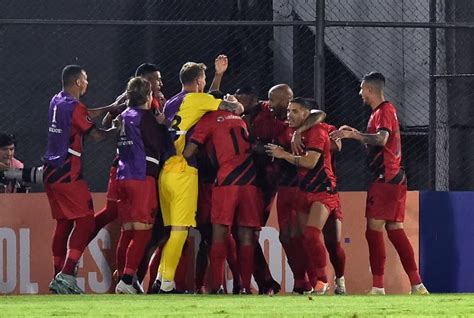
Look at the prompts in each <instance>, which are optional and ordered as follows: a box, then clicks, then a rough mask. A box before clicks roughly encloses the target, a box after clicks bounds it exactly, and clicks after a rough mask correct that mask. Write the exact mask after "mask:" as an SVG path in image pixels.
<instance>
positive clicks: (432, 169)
mask: <svg viewBox="0 0 474 318" xmlns="http://www.w3.org/2000/svg"><path fill="white" fill-rule="evenodd" d="M430 22H436V0H430ZM436 32H437V30H436V29H430V57H429V59H430V74H429V76H430V88H429V89H430V94H429V103H430V108H429V112H430V113H429V116H430V117H429V127H428V134H429V135H428V142H429V147H428V149H429V150H428V163H429V164H428V166H429V168H428V169H429V188H430V190H436V130H437V129H436V78H435V77H434V75H435V74H436V73H437V72H436Z"/></svg>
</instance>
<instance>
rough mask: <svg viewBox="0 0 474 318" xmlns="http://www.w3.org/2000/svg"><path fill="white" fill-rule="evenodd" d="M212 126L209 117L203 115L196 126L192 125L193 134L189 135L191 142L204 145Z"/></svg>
mask: <svg viewBox="0 0 474 318" xmlns="http://www.w3.org/2000/svg"><path fill="white" fill-rule="evenodd" d="M211 132H212V126H211V117H210V116H204V117H203V118H201V119H200V120H199V121H198V123H197V124H196V126H195V127H194V131H193V134H192V136H191V142H193V143H195V144H197V145H200V146H201V145H204V144H205V143H206V141H207V140H208V139H209V137H210V136H211Z"/></svg>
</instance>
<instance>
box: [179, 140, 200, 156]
mask: <svg viewBox="0 0 474 318" xmlns="http://www.w3.org/2000/svg"><path fill="white" fill-rule="evenodd" d="M198 149H199V145H197V144H195V143H194V142H190V143H188V144H187V145H186V147H185V148H184V151H183V156H184V158H186V159H190V158H192V157H193V156H194V155H195V154H196V153H197V152H198Z"/></svg>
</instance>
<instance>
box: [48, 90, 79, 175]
mask: <svg viewBox="0 0 474 318" xmlns="http://www.w3.org/2000/svg"><path fill="white" fill-rule="evenodd" d="M77 104H79V101H78V100H77V99H75V98H74V97H72V96H71V95H69V94H68V93H66V92H64V91H61V92H59V93H58V94H56V95H54V96H53V98H52V99H51V103H50V104H49V112H48V145H47V147H46V153H45V154H44V156H43V160H44V162H45V163H47V164H49V165H51V166H53V167H60V166H62V165H63V163H64V161H65V160H66V157H67V156H68V149H69V139H70V137H71V135H70V134H71V133H70V131H71V121H72V115H73V113H74V109H75V108H76V105H77Z"/></svg>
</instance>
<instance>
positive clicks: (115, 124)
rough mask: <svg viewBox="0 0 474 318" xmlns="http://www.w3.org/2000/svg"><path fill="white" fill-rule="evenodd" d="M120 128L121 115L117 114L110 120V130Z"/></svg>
mask: <svg viewBox="0 0 474 318" xmlns="http://www.w3.org/2000/svg"><path fill="white" fill-rule="evenodd" d="M121 128H122V116H120V115H119V116H117V117H115V118H114V119H113V120H112V126H111V127H110V130H120V129H121Z"/></svg>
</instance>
